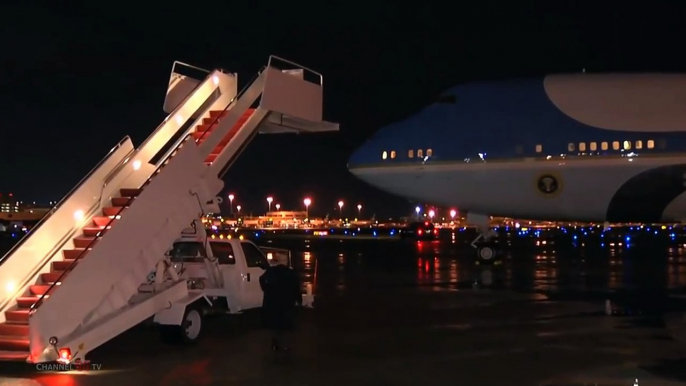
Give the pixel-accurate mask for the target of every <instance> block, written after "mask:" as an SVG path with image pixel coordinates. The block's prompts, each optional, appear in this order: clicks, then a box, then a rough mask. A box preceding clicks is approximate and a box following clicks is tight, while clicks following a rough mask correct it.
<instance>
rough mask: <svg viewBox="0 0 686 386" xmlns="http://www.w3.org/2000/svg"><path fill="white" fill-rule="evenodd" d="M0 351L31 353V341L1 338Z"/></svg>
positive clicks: (17, 338) (16, 337) (12, 337)
mask: <svg viewBox="0 0 686 386" xmlns="http://www.w3.org/2000/svg"><path fill="white" fill-rule="evenodd" d="M0 351H26V352H28V351H29V340H28V339H25V338H22V337H20V336H0Z"/></svg>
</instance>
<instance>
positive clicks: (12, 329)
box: [0, 298, 38, 337]
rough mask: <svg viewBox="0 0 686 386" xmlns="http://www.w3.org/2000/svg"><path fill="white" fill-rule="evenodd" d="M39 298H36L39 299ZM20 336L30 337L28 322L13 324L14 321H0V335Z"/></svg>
mask: <svg viewBox="0 0 686 386" xmlns="http://www.w3.org/2000/svg"><path fill="white" fill-rule="evenodd" d="M37 299H38V298H36V300H37ZM7 335H11V336H19V337H28V336H29V325H28V324H13V323H0V336H7Z"/></svg>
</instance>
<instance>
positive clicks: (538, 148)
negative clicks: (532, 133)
mask: <svg viewBox="0 0 686 386" xmlns="http://www.w3.org/2000/svg"><path fill="white" fill-rule="evenodd" d="M542 151H543V145H536V153H541V152H542Z"/></svg>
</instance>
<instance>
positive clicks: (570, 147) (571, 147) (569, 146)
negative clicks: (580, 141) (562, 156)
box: [567, 143, 574, 151]
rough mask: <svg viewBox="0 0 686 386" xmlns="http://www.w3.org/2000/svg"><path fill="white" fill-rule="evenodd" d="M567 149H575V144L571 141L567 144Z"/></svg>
mask: <svg viewBox="0 0 686 386" xmlns="http://www.w3.org/2000/svg"><path fill="white" fill-rule="evenodd" d="M567 150H568V151H574V144H573V143H570V144H569V145H567Z"/></svg>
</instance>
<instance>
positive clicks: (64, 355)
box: [60, 348, 71, 361]
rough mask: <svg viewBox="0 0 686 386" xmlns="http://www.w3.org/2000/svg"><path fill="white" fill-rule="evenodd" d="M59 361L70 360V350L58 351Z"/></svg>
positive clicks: (62, 349)
mask: <svg viewBox="0 0 686 386" xmlns="http://www.w3.org/2000/svg"><path fill="white" fill-rule="evenodd" d="M60 359H62V360H67V361H68V360H71V350H70V349H68V348H61V349H60Z"/></svg>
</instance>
